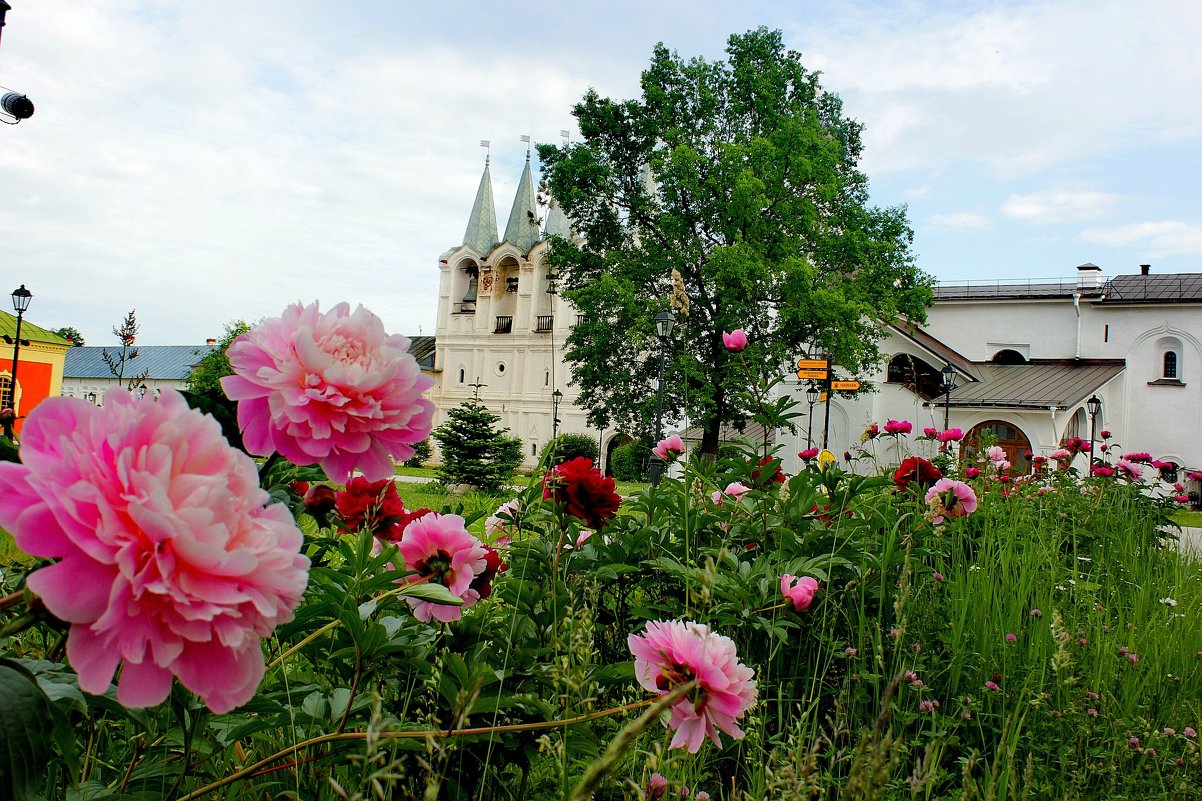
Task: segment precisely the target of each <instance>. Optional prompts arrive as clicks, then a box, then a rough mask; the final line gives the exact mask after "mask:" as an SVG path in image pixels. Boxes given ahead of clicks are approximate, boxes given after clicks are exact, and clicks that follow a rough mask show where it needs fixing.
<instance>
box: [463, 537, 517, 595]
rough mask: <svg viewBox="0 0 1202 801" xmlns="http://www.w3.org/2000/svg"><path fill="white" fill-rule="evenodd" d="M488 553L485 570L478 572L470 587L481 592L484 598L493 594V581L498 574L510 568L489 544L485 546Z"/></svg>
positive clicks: (485, 558) (485, 559)
mask: <svg viewBox="0 0 1202 801" xmlns="http://www.w3.org/2000/svg"><path fill="white" fill-rule="evenodd" d="M484 550H485V551H487V552H488V553H487V555H486V556H485V557H484V572H483V573H477V574H476V577H475V578H474V579H472V583H471V586H470V588H469V589H473V590H475V591H476V592H477V593H479V594H480V598H481V599H484V598H487V597H488V596H490V595H492V582H493V579H495V578H496V577H497V575H498V574H500V573H504V572H505V571H506V570H508V569H509V565H507V564H505V563H504V562H502V561H501V554H499V553H497V552H496V551H495V550H493V549H492V548H489V547H488V546H487V545H485V546H484Z"/></svg>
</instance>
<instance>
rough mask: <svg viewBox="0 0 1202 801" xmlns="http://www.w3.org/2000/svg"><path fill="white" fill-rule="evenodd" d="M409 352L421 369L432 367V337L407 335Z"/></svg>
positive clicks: (430, 368) (431, 368)
mask: <svg viewBox="0 0 1202 801" xmlns="http://www.w3.org/2000/svg"><path fill="white" fill-rule="evenodd" d="M409 353H410V354H411V355H412V356H413V358H415V359H417V366H418V367H420V368H422V369H423V370H433V369H434V337H409Z"/></svg>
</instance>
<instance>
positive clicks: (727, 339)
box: [722, 328, 747, 353]
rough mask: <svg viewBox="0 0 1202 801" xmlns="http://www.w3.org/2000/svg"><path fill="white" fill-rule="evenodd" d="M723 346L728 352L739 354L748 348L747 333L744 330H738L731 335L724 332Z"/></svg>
mask: <svg viewBox="0 0 1202 801" xmlns="http://www.w3.org/2000/svg"><path fill="white" fill-rule="evenodd" d="M722 344H723V345H725V346H726V349H727V350H729V351H732V352H735V353H737V352H739V351H741V350H743V349H744V348H746V347H747V332H746V331H744V330H743V329H742V328H736V329H735V330H734V331H731V332H729V333H727V332H726V331H723V332H722Z"/></svg>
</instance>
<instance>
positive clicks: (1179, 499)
mask: <svg viewBox="0 0 1202 801" xmlns="http://www.w3.org/2000/svg"><path fill="white" fill-rule="evenodd" d="M1173 500H1175V501H1176V502H1177V503H1189V496H1188V495H1186V494H1184V493H1182V494H1180V495H1174V496H1173Z"/></svg>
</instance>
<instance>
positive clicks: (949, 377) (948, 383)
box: [940, 362, 956, 431]
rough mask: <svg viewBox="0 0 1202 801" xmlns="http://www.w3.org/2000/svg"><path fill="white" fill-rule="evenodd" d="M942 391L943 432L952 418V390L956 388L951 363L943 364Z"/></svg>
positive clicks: (953, 368) (954, 370)
mask: <svg viewBox="0 0 1202 801" xmlns="http://www.w3.org/2000/svg"><path fill="white" fill-rule="evenodd" d="M940 372H941V374H942V375H943V391H944V393H946V395H947V397H946V398H944V401H943V430H944V431H947V429H948V426H949V425H951V417H952V390H953V389H955V388H956V368H955V367H952V365H951V363H950V362H949V363H948V364H945V365H944V366H943V370H941V371H940Z"/></svg>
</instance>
